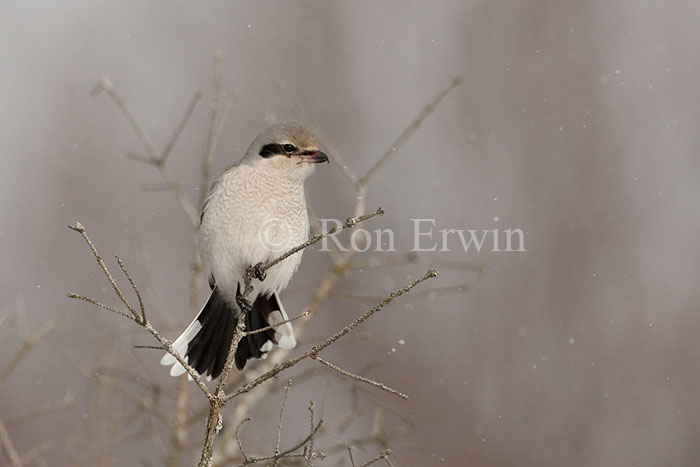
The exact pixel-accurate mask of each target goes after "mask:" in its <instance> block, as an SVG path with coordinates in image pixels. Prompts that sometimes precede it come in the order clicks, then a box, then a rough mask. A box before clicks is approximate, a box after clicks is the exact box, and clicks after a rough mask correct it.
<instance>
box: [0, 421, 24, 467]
mask: <svg viewBox="0 0 700 467" xmlns="http://www.w3.org/2000/svg"><path fill="white" fill-rule="evenodd" d="M0 445H1V446H2V448H3V450H4V451H5V454H7V458H8V459H9V460H10V465H11V466H12V467H22V458H21V457H20V455H19V452H17V449H16V448H15V445H14V443H13V442H12V438H10V433H9V432H8V431H7V427H5V424H4V423H3V422H2V420H0Z"/></svg>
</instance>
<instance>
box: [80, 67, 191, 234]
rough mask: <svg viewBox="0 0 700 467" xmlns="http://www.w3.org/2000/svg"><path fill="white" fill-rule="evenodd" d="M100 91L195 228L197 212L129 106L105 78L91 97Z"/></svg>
mask: <svg viewBox="0 0 700 467" xmlns="http://www.w3.org/2000/svg"><path fill="white" fill-rule="evenodd" d="M101 91H105V92H106V93H107V94H108V95H109V97H111V98H112V100H113V101H114V102H115V103H116V104H117V107H119V110H121V111H122V114H124V117H126V119H127V120H128V121H129V123H130V124H131V127H132V128H133V129H134V131H135V132H136V134H137V135H138V137H139V139H140V140H141V144H142V145H143V147H144V149H145V150H146V153H147V154H148V156H149V157H150V159H151V163H152V164H153V165H154V166H156V167H157V168H158V170H160V173H161V176H162V177H163V179H164V180H165V181H166V183H167V184H168V186H170V189H171V190H173V193H175V197H176V198H177V200H178V201H179V202H180V205H181V206H182V209H183V210H184V211H185V214H187V217H189V219H190V222H191V223H192V225H195V226H196V225H197V222H198V221H199V216H198V215H197V211H196V210H195V209H194V206H193V205H192V202H191V201H190V199H189V197H188V196H187V193H185V191H184V190H183V189H182V187H181V186H180V183H179V182H178V181H177V177H175V174H173V173H172V171H171V170H170V169H169V168H168V166H167V165H165V160H164V158H163V156H162V155H160V154H159V153H158V150H157V149H156V147H155V146H154V145H153V142H152V141H151V138H150V137H149V136H148V134H147V133H146V130H144V128H143V126H142V125H141V123H140V122H139V121H138V120H137V119H136V117H135V116H134V113H133V111H132V110H131V107H130V106H129V104H128V103H127V102H126V100H125V99H124V98H123V97H122V96H121V95H120V94H119V92H117V89H116V87H115V86H114V84H113V83H112V81H111V80H110V79H109V78H108V77H106V76H104V77H102V79H100V81H99V83H98V84H97V85H96V86H95V88H94V89H93V90H92V92H91V93H90V94H91V95H92V96H93V97H96V96H97V95H99V94H100V92H101Z"/></svg>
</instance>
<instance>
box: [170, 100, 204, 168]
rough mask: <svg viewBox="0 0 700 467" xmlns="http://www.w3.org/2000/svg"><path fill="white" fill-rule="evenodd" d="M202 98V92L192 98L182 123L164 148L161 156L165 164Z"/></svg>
mask: <svg viewBox="0 0 700 467" xmlns="http://www.w3.org/2000/svg"><path fill="white" fill-rule="evenodd" d="M201 98H202V91H197V92H195V93H194V95H193V96H192V99H190V103H189V104H188V105H187V109H186V110H185V115H183V116H182V119H181V120H180V123H178V124H177V126H176V127H175V131H174V132H173V135H172V136H171V137H170V139H169V140H168V142H167V143H166V144H165V147H164V148H163V152H162V154H161V156H160V158H161V160H162V161H163V162H165V160H166V159H167V158H168V155H169V154H170V151H172V149H173V147H174V146H175V143H176V142H177V139H178V138H179V137H180V135H181V134H182V132H183V130H184V129H185V126H186V125H187V122H188V121H189V119H190V117H191V116H192V112H194V108H195V107H196V106H197V102H199V99H201Z"/></svg>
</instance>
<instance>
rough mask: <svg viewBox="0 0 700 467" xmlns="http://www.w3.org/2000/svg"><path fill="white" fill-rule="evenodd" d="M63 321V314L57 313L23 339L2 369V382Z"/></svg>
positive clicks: (0, 372) (0, 376)
mask: <svg viewBox="0 0 700 467" xmlns="http://www.w3.org/2000/svg"><path fill="white" fill-rule="evenodd" d="M61 321H63V316H62V315H55V316H53V317H52V318H51V319H49V320H48V321H45V322H44V324H43V325H42V326H41V327H40V328H39V329H38V330H37V331H36V332H35V333H34V334H32V335H31V336H29V337H28V338H27V339H24V340H23V341H22V345H21V346H20V348H19V349H17V351H16V352H15V353H14V355H13V356H12V357H11V358H10V360H9V361H8V362H7V364H6V365H5V367H4V368H3V369H2V371H0V383H2V382H3V381H4V380H5V378H7V377H8V376H9V375H10V374H11V373H12V372H13V371H14V370H15V368H17V365H19V364H20V362H21V361H22V360H23V359H24V358H25V357H26V356H27V355H28V354H29V352H31V351H32V349H33V348H34V346H36V344H37V343H38V342H39V341H41V340H42V339H43V338H44V337H45V336H46V335H47V334H49V333H50V332H51V331H53V330H54V329H55V328H56V326H58V325H59V323H60V322H61Z"/></svg>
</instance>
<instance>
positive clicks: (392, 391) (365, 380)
mask: <svg viewBox="0 0 700 467" xmlns="http://www.w3.org/2000/svg"><path fill="white" fill-rule="evenodd" d="M315 360H317V361H318V362H319V363H322V364H324V365H326V366H327V367H328V368H330V369H331V370H333V371H335V372H337V373H339V374H341V375H343V376H347V377H348V378H352V379H354V380H357V381H361V382H363V383H366V384H369V385H371V386H374V387H376V388H379V389H382V390H384V391H386V392H388V393H390V394H393V395H395V396H398V397H400V398H401V399H403V400H408V395H406V394H404V393H402V392H400V391H397V390H396V389H392V388H390V387H389V386H387V385H385V384H384V383H379V382H377V381H374V380H371V379H369V378H365V377H364V376H359V375H356V374H354V373H350V372H349V371H345V370H343V369H342V368H340V367H338V366H336V365H333V364H332V363H331V362H329V361H327V360H324V359H322V358H321V357H316V358H315Z"/></svg>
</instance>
